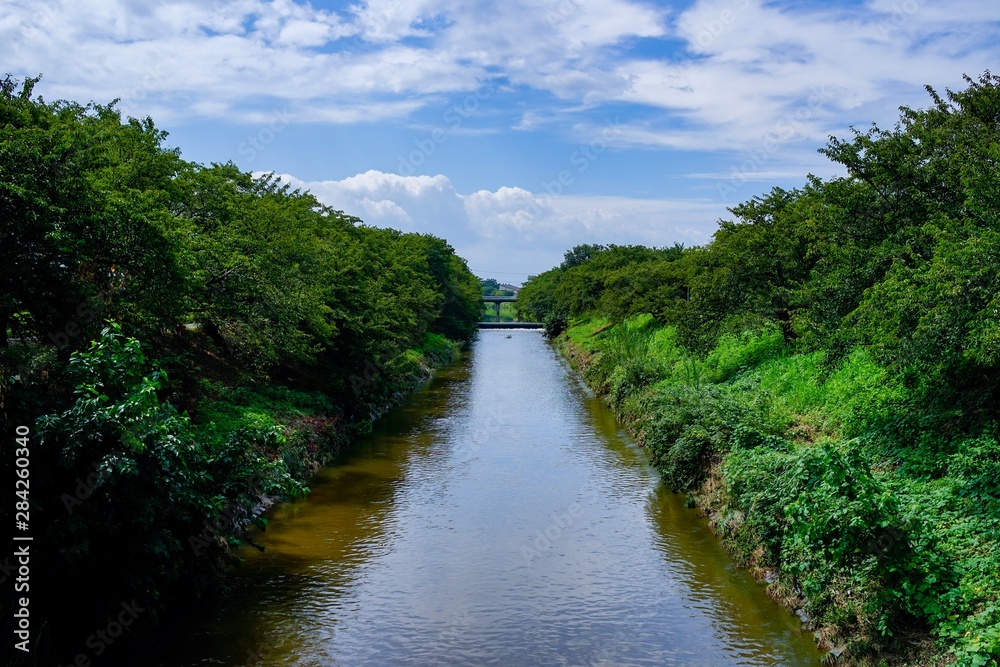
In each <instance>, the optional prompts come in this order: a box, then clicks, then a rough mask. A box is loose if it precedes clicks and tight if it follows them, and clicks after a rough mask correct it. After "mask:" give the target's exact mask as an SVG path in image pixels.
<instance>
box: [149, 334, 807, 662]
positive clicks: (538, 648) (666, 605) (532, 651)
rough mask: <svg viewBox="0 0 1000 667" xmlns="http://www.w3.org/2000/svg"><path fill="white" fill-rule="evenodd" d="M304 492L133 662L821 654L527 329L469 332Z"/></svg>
mask: <svg viewBox="0 0 1000 667" xmlns="http://www.w3.org/2000/svg"><path fill="white" fill-rule="evenodd" d="M311 488H312V493H311V494H310V495H309V496H308V497H307V498H306V499H304V500H302V501H298V502H292V503H286V504H282V505H279V506H276V507H274V508H272V509H271V510H270V511H269V514H268V519H269V520H270V526H269V528H268V529H267V531H266V532H265V533H263V534H260V535H258V536H257V538H256V539H257V541H259V542H260V543H261V544H263V545H264V546H265V547H266V551H265V552H264V553H259V552H256V551H254V550H252V549H248V550H247V551H246V553H245V554H244V555H245V556H246V562H245V564H244V566H243V567H242V568H240V569H239V571H238V573H237V575H236V587H235V590H234V592H233V594H232V595H231V596H228V597H227V598H226V599H225V600H222V601H218V602H215V603H210V604H208V605H207V611H205V612H204V613H203V614H201V615H199V616H198V617H197V618H196V619H194V620H192V622H191V624H190V625H191V627H190V628H188V629H187V630H186V631H185V633H184V636H182V637H177V638H176V639H177V641H175V642H171V644H170V646H169V647H168V648H164V647H159V648H157V650H156V655H155V656H151V657H150V659H149V660H148V664H160V665H164V666H166V665H170V666H179V665H254V664H263V665H277V666H286V665H288V666H290V665H296V666H309V667H312V666H320V665H345V666H346V665H366V666H367V665H376V666H379V665H386V666H389V665H428V666H430V665H511V666H515V667H520V666H525V667H527V666H532V665H587V666H596V665H609V666H610V665H687V666H716V665H720V666H722V665H783V666H793V665H817V664H819V657H820V654H819V652H818V651H817V650H816V649H815V648H814V646H813V641H812V638H811V636H810V635H809V634H808V633H806V632H803V631H802V630H801V629H800V628H799V621H798V619H796V618H795V617H793V616H792V615H790V614H789V613H788V612H786V611H784V610H783V609H781V608H780V607H779V606H778V605H777V604H776V603H774V602H773V601H771V600H770V599H768V598H767V596H766V595H765V594H764V592H763V589H762V588H761V587H760V586H759V585H757V584H756V583H755V582H754V581H753V579H752V578H751V577H750V576H749V575H748V574H746V573H745V572H742V571H740V570H738V569H737V568H736V567H735V566H734V564H733V563H732V561H731V560H730V559H729V557H728V556H727V555H726V554H725V553H724V552H723V551H722V549H721V547H720V546H719V544H718V543H717V541H716V539H715V537H713V535H712V534H711V532H710V531H709V529H708V527H707V523H706V520H705V518H704V517H703V516H701V515H700V514H699V513H698V512H697V511H695V510H691V509H687V508H685V506H684V503H683V499H682V498H680V497H679V496H677V495H675V494H672V493H670V492H669V491H667V490H666V489H665V488H663V487H662V486H661V485H660V483H659V480H658V476H657V474H656V472H655V471H654V470H652V469H651V468H650V466H649V463H648V461H647V457H646V455H645V453H644V452H643V451H642V450H641V449H639V448H638V447H636V446H635V445H634V444H633V443H632V442H631V441H630V439H629V438H628V436H627V435H626V434H625V433H624V432H623V431H622V429H621V427H620V426H619V425H618V424H617V422H616V421H615V418H614V416H613V415H612V414H611V413H610V412H609V410H608V409H607V408H606V407H605V406H604V405H603V404H602V403H601V401H600V400H599V399H597V398H594V397H593V396H592V395H590V394H589V392H588V391H587V390H586V389H585V388H584V387H583V386H582V385H581V384H580V383H579V381H578V380H577V379H576V377H575V376H574V374H573V372H572V371H571V370H570V369H569V368H568V367H567V365H566V364H565V362H564V361H562V360H561V359H560V357H559V355H558V354H557V353H556V352H555V351H554V350H553V348H552V347H551V346H550V345H548V344H547V343H546V342H545V340H544V338H543V337H542V335H541V334H540V333H539V332H537V331H512V332H508V331H481V332H480V333H479V336H478V339H477V341H476V342H475V344H474V345H473V346H472V349H471V350H470V351H469V352H467V353H466V354H465V355H464V357H463V359H462V360H461V361H460V362H458V363H456V364H455V365H453V366H451V367H450V368H447V369H445V370H443V371H440V372H439V373H438V374H437V375H436V376H435V377H434V378H433V379H432V380H431V381H430V382H428V383H427V384H426V386H424V387H423V388H421V389H420V390H418V391H417V392H416V393H415V394H414V395H413V396H412V397H411V398H410V399H409V400H408V401H407V403H406V404H405V405H403V406H401V407H400V408H397V409H396V410H395V411H393V412H392V413H390V414H389V415H388V416H387V417H386V418H385V419H384V420H382V421H381V422H380V423H379V424H378V425H377V426H376V430H375V433H374V434H373V436H372V437H371V438H368V439H367V440H365V441H363V442H361V443H358V444H356V445H353V446H352V447H350V448H349V449H348V450H347V451H345V452H344V453H343V455H342V456H341V457H340V459H339V460H338V461H337V462H335V464H334V465H331V466H330V467H328V468H326V469H324V470H323V471H321V473H320V474H319V476H318V477H317V478H316V479H315V480H314V481H313V482H312V484H311Z"/></svg>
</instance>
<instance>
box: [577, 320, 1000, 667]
mask: <svg viewBox="0 0 1000 667" xmlns="http://www.w3.org/2000/svg"><path fill="white" fill-rule="evenodd" d="M564 340H567V341H569V342H570V343H571V344H573V345H576V346H580V347H582V348H584V349H586V350H587V351H589V352H591V353H593V356H592V357H591V363H590V365H589V366H588V367H587V368H586V369H585V377H586V379H587V381H588V383H590V384H591V385H592V386H593V387H594V388H595V389H596V390H597V391H599V392H600V393H602V394H604V395H605V396H606V398H607V400H608V401H609V403H611V405H612V407H614V408H615V410H616V411H617V412H618V414H619V415H620V416H621V417H622V419H623V420H624V421H625V422H626V424H629V425H630V426H631V428H632V429H633V431H634V432H635V433H636V435H637V437H638V438H639V439H640V441H641V442H643V443H644V444H645V445H646V447H647V449H648V451H649V453H650V457H651V460H652V462H653V464H654V465H656V467H657V468H658V469H659V470H660V471H661V473H662V474H663V477H664V479H665V480H666V482H667V483H668V484H669V485H671V486H672V487H674V488H675V489H677V490H681V491H694V492H696V493H699V494H700V498H701V502H702V504H703V505H705V506H706V508H710V509H711V511H712V512H713V514H714V516H716V517H717V519H716V520H717V526H718V530H719V532H720V535H721V537H722V538H723V541H724V543H726V544H727V546H728V547H729V548H730V549H731V550H732V551H733V553H734V554H735V555H736V557H737V559H738V560H740V561H741V562H743V563H744V564H747V565H752V566H755V567H772V568H776V572H777V573H778V575H777V576H778V580H777V583H776V584H775V585H776V586H779V587H783V589H784V590H786V591H789V592H791V593H794V591H797V590H801V591H802V592H803V593H804V594H805V596H806V598H805V599H804V604H805V605H806V608H807V611H808V613H809V615H810V616H811V617H812V618H814V619H816V620H817V622H819V623H820V624H821V625H823V626H825V627H826V630H825V631H824V632H825V633H826V634H827V635H828V636H830V637H832V638H833V641H834V642H839V643H843V644H846V645H847V646H848V649H849V655H850V656H851V658H850V659H851V660H852V661H853V662H854V664H862V665H878V664H883V661H886V660H887V661H886V662H884V664H924V662H923V661H930V660H931V659H932V658H931V657H929V656H928V655H927V653H928V652H927V649H926V646H927V644H926V643H925V642H924V643H922V642H921V641H920V637H927V636H930V637H933V638H935V639H937V640H938V645H937V646H938V649H937V650H938V651H941V655H945V654H946V653H949V654H951V655H952V656H953V659H955V660H956V661H957V662H956V664H959V665H968V666H971V667H986V666H994V667H995V666H996V665H997V664H998V662H997V661H998V659H1000V575H998V574H997V573H998V572H1000V493H998V489H1000V444H998V441H1000V438H998V437H997V432H998V431H1000V426H998V425H997V424H995V423H992V425H991V426H988V427H987V428H986V429H985V431H984V432H983V433H982V434H980V435H975V436H972V435H969V434H965V435H963V434H961V433H957V432H952V431H950V430H949V428H950V427H949V425H950V424H951V423H953V421H954V419H953V417H952V416H951V415H935V414H932V413H926V414H923V415H921V414H917V413H912V414H911V412H910V410H911V408H910V405H911V403H910V393H909V392H908V390H907V388H906V387H905V386H903V385H902V384H901V382H900V381H898V380H897V379H895V378H894V377H892V376H890V375H889V374H888V373H887V372H886V370H885V369H884V368H882V367H881V366H879V365H878V364H877V363H875V362H874V361H873V359H872V358H871V356H870V355H869V354H868V353H867V352H866V351H865V350H864V349H861V348H858V349H855V350H853V351H851V352H850V353H849V354H847V355H846V356H844V357H842V358H840V359H839V360H838V361H836V363H829V362H828V361H827V358H826V354H825V353H824V352H822V351H803V352H798V351H795V350H794V349H792V348H790V347H788V346H787V345H786V343H785V342H784V339H783V336H782V334H781V332H780V331H779V330H778V329H777V327H772V328H768V327H763V328H758V329H755V330H751V331H745V332H743V333H742V334H740V335H730V336H724V337H723V338H721V339H720V340H719V342H718V344H717V345H716V346H715V348H713V349H712V350H710V351H709V352H708V354H706V355H703V356H698V355H694V354H692V353H690V352H688V351H687V350H685V349H684V348H683V347H682V346H681V345H680V344H679V343H678V341H677V334H676V331H675V330H674V329H673V328H672V327H664V326H660V325H658V324H657V323H656V322H655V321H653V320H652V318H651V317H650V316H638V317H633V318H630V319H629V320H627V321H625V322H623V323H620V324H618V325H616V326H612V325H611V323H610V322H609V321H608V320H606V319H599V318H594V319H588V320H584V321H577V322H574V323H573V326H571V327H570V328H569V329H568V330H567V331H566V333H565V334H564ZM715 464H720V465H718V466H717V467H716V466H715ZM713 469H714V470H716V471H717V474H719V475H721V484H718V483H716V484H715V485H713V486H712V487H701V484H702V482H703V481H704V480H705V479H707V478H708V476H709V475H710V474H712V470H713ZM699 489H700V491H699ZM792 597H793V598H794V594H793V595H792ZM914 638H915V639H914ZM893 654H895V655H897V656H902V657H897V658H896V659H887V657H886V656H890V655H893ZM941 659H945V660H947V659H948V658H947V657H944V658H941ZM893 660H895V661H893ZM928 664H929V663H928Z"/></svg>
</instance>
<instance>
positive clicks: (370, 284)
mask: <svg viewBox="0 0 1000 667" xmlns="http://www.w3.org/2000/svg"><path fill="white" fill-rule="evenodd" d="M37 83H38V80H37V79H29V80H27V81H24V82H18V81H15V80H14V79H12V78H11V77H9V76H8V77H6V78H5V79H3V80H2V81H0V220H2V221H3V223H2V224H3V228H2V230H0V237H2V238H0V244H2V248H3V258H4V261H3V262H0V282H2V284H3V292H2V294H0V327H2V329H3V334H4V335H3V336H0V364H2V365H0V410H2V412H3V418H4V422H5V426H6V428H5V432H6V433H10V434H13V433H14V428H15V426H21V427H25V426H26V427H28V428H30V430H31V437H30V438H29V443H30V462H31V479H30V483H31V486H30V517H31V523H30V526H31V531H32V535H33V537H34V541H33V543H32V544H33V546H32V554H33V557H32V558H33V559H32V568H33V569H32V572H33V573H37V576H36V577H35V578H34V579H32V582H31V596H30V598H31V614H32V616H31V623H32V637H33V638H34V639H35V640H36V641H37V643H36V644H35V645H33V646H32V654H31V658H32V659H33V660H34V661H35V664H46V665H48V664H56V662H58V661H60V660H66V662H67V663H70V662H72V661H73V659H74V656H75V655H76V654H77V653H86V652H87V651H88V646H87V645H86V643H85V641H86V638H87V637H88V635H90V634H91V633H93V632H94V629H95V627H98V626H100V627H104V626H105V625H107V623H108V622H109V621H112V620H114V618H115V617H116V614H118V613H120V611H121V609H120V606H121V604H122V602H123V601H126V602H131V601H135V604H137V605H138V606H139V607H141V608H142V609H143V610H144V611H143V613H142V618H141V622H140V623H136V624H135V625H131V626H130V629H129V632H130V633H131V632H133V631H138V630H139V629H140V628H141V627H142V626H144V625H146V624H148V623H149V622H151V621H154V620H155V619H156V618H157V616H158V615H159V614H160V613H162V612H163V611H164V610H166V609H168V608H169V606H170V603H171V602H173V601H175V600H176V599H178V597H181V596H185V595H193V596H204V595H207V594H209V593H210V592H211V591H212V586H213V585H214V584H215V583H216V582H218V581H219V576H218V575H219V574H220V572H221V571H222V570H223V568H224V566H225V565H226V564H227V562H228V561H229V560H230V559H231V556H230V552H231V549H232V548H233V547H234V546H236V545H238V544H240V543H241V542H243V541H245V540H246V539H247V538H246V534H245V528H246V526H247V525H248V523H250V522H254V521H256V522H258V523H259V522H260V519H259V517H258V515H259V512H260V510H261V507H262V506H261V503H262V502H263V501H266V500H267V499H268V498H275V497H284V496H294V495H298V494H302V493H305V492H306V491H307V489H306V487H305V482H306V480H307V478H308V476H309V474H310V473H311V472H312V471H313V469H314V468H315V466H316V465H318V464H319V463H320V462H322V461H323V460H325V459H326V458H328V457H329V456H331V455H332V454H333V453H334V452H335V451H336V449H337V447H338V445H339V444H340V443H341V442H342V441H343V440H344V439H345V438H348V437H350V436H351V435H352V434H355V433H359V432H364V431H365V430H366V429H367V428H369V427H370V425H371V420H372V419H374V418H375V417H377V416H378V415H379V414H380V413H381V411H383V410H385V409H386V408H387V407H388V406H389V405H391V404H392V403H393V402H394V401H396V400H397V399H398V398H399V397H400V396H401V395H402V394H403V393H404V392H405V391H407V390H408V389H409V388H410V387H412V386H413V384H414V383H415V382H416V381H418V380H419V379H421V378H422V377H425V376H426V374H427V372H428V369H429V368H430V367H431V366H433V365H434V364H438V363H442V362H445V361H447V360H448V359H450V358H451V357H452V355H453V353H454V352H455V349H456V345H457V343H458V342H461V341H464V340H466V339H468V338H469V337H470V336H471V335H472V334H473V332H474V330H475V327H476V322H477V321H478V320H479V316H480V312H481V301H480V299H481V294H480V287H479V283H478V280H477V278H476V277H475V276H473V275H472V274H471V272H470V271H469V269H468V268H467V266H466V264H465V262H464V260H462V259H461V258H459V257H458V256H456V255H455V252H454V250H453V249H452V248H451V246H449V245H448V244H447V243H446V242H445V241H444V240H442V239H439V238H435V237H433V236H429V235H418V234H403V233H400V232H397V231H394V230H388V229H374V228H370V227H366V226H365V225H363V224H362V223H361V221H359V220H357V219H355V218H352V217H350V216H348V215H345V214H344V213H342V212H340V211H334V210H331V209H330V208H328V207H325V206H323V205H321V204H320V203H319V202H318V201H317V200H316V199H315V198H314V197H313V196H312V195H310V194H308V193H304V192H300V191H297V190H293V189H291V188H289V187H288V186H287V185H284V184H282V183H280V182H278V181H277V180H276V179H274V178H272V177H269V176H265V177H254V176H252V175H250V174H247V173H243V172H241V171H239V169H237V168H236V167H235V166H234V165H232V164H213V165H210V166H205V165H200V164H195V163H191V162H187V161H184V160H182V159H181V157H180V155H179V153H178V151H176V150H174V149H170V148H167V147H165V144H164V142H165V140H166V134H165V133H164V132H162V131H160V130H158V129H156V127H155V126H154V124H153V121H152V120H150V119H148V118H147V119H144V120H136V119H132V118H130V119H127V120H123V119H122V118H121V116H120V114H119V112H118V111H117V110H116V109H115V105H114V104H110V105H107V106H102V105H98V104H89V105H86V106H84V105H80V104H76V103H73V102H55V103H47V102H45V101H44V100H43V99H42V98H41V97H37V96H35V95H34V92H33V91H34V87H35V85H36V84H37ZM453 341H454V342H453ZM12 438H13V436H11V438H8V439H7V440H6V441H5V442H4V443H3V445H2V447H3V450H4V452H5V453H11V452H12V448H13V447H14V441H13V439H12ZM13 465H14V457H13V456H8V455H5V456H4V457H3V464H2V466H3V470H4V472H5V474H6V475H7V478H8V479H9V478H12V477H13ZM4 508H5V509H4V512H5V516H7V519H5V520H9V524H8V525H10V524H12V523H13V517H12V516H9V515H7V514H6V513H8V512H10V504H9V503H8V504H5V506H4ZM4 571H5V572H6V571H7V570H6V568H5V570H4ZM10 601H11V598H10V596H5V597H4V601H3V605H4V609H3V616H4V618H6V619H8V620H7V621H6V623H8V624H9V623H10V622H11V621H10V619H11V618H12V614H11V613H8V612H9V611H10V610H9V609H8V608H7V606H6V605H9V604H10ZM5 627H8V626H5ZM8 634H9V633H8ZM89 648H93V647H89ZM67 652H69V653H67ZM91 657H93V655H92V654H91Z"/></svg>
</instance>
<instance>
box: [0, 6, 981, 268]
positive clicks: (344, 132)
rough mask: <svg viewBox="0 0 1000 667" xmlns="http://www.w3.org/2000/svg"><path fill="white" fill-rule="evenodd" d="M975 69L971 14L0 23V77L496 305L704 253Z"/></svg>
mask: <svg viewBox="0 0 1000 667" xmlns="http://www.w3.org/2000/svg"><path fill="white" fill-rule="evenodd" d="M998 61H1000V5H998V4H997V3H994V2H988V1H986V0H951V1H949V2H944V1H943V0H842V1H833V2H819V1H818V0H811V1H800V2H791V1H782V2H765V1H763V0H693V1H692V0H688V1H686V2H645V1H638V0H506V1H502V0H469V1H467V2H445V1H442V0H372V1H369V2H363V1H360V0H359V1H357V2H334V1H332V0H331V1H323V2H313V3H306V2H300V1H297V0H233V1H229V0H216V1H215V2H195V1H186V0H162V1H155V0H152V1H139V0H32V1H31V2H26V1H23V0H8V1H7V2H4V3H3V5H2V6H0V70H2V71H3V72H10V73H12V74H14V75H16V76H21V77H23V76H27V75H37V74H42V75H43V80H42V84H41V85H40V87H39V88H38V91H39V92H40V93H41V94H42V95H43V96H44V97H45V98H46V99H50V100H51V99H59V98H64V99H73V100H77V101H81V102H87V101H91V100H93V101H97V102H101V103H106V102H109V101H110V100H112V99H114V98H121V100H122V101H121V103H120V107H121V108H122V110H123V112H124V113H126V114H127V115H134V116H146V115H149V116H152V117H153V119H154V120H155V121H156V123H157V125H158V126H159V127H160V128H161V129H164V130H167V131H168V132H169V133H170V138H169V143H170V144H171V145H172V146H176V147H178V148H180V149H181V151H182V154H183V155H184V157H186V158H187V159H189V160H195V161H198V162H203V163H209V162H226V161H229V160H232V161H233V162H235V163H236V164H238V165H239V166H240V167H241V168H243V169H245V170H248V171H255V172H270V171H273V172H276V173H278V174H281V175H282V176H283V177H284V178H285V179H286V180H289V181H291V182H292V183H293V184H295V185H296V186H299V187H302V188H304V189H308V190H310V191H311V192H313V193H314V194H315V195H316V196H317V197H318V198H319V199H320V200H322V201H323V202H324V203H327V204H329V205H331V206H333V207H334V208H337V209H341V210H344V211H346V212H347V213H350V214H352V215H356V216H358V217H360V218H362V219H363V220H364V221H365V222H366V223H368V224H372V225H378V226H391V227H396V228H398V229H402V230H406V231H418V232H430V233H433V234H436V235H438V236H442V237H444V238H446V239H448V240H449V241H450V242H451V243H452V245H454V246H455V248H456V249H457V250H458V252H459V253H460V254H461V255H462V256H464V257H466V258H467V259H468V260H469V265H470V267H471V268H472V269H473V270H474V271H475V272H476V273H477V274H479V275H481V276H493V277H496V278H500V279H506V280H509V281H512V282H520V281H521V280H523V279H524V278H525V277H526V276H527V274H529V273H538V272H540V271H544V270H546V269H548V268H550V267H551V266H552V265H554V264H557V263H558V262H559V261H560V260H561V258H562V253H563V252H564V251H565V250H566V249H568V248H570V247H572V246H574V245H577V244H579V243H642V244H646V245H657V246H662V245H671V244H673V243H675V242H680V243H684V244H687V245H691V244H700V243H704V242H706V241H708V240H709V239H710V238H711V235H712V233H713V232H714V230H715V228H716V223H717V220H718V219H719V218H722V217H726V216H727V210H726V208H727V206H732V205H734V204H736V203H739V202H740V201H744V200H746V199H748V198H750V197H753V196H755V195H758V194H761V193H763V192H766V191H768V190H770V188H771V187H773V186H775V185H780V186H783V187H795V186H798V185H801V184H802V183H803V182H804V181H805V178H806V175H807V174H809V173H813V174H816V175H818V176H820V177H829V176H833V175H836V174H839V173H841V172H840V170H839V169H838V167H837V166H836V165H832V164H830V163H828V162H827V161H826V160H825V158H823V157H822V156H820V155H819V154H817V152H816V149H817V148H818V147H820V146H822V145H823V144H824V143H825V141H826V140H827V137H829V136H830V135H837V136H846V135H847V134H848V132H849V128H850V127H852V126H854V127H858V128H865V127H867V126H868V125H869V124H870V123H872V122H877V123H879V124H880V125H883V126H891V125H892V124H893V123H894V122H895V120H896V118H897V117H898V107H899V106H900V105H904V104H905V105H909V106H915V107H920V106H926V104H927V103H928V99H929V98H928V96H927V94H926V92H925V91H924V88H923V87H924V85H925V84H929V85H931V86H934V87H935V88H937V89H938V90H943V89H944V88H953V89H959V88H962V87H964V83H963V81H962V75H963V74H966V73H967V74H969V75H972V76H976V75H978V74H980V73H982V72H983V71H984V70H986V69H993V70H994V71H996V70H998V69H1000V67H997V65H998Z"/></svg>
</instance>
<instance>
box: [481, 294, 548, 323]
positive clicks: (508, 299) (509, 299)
mask: <svg viewBox="0 0 1000 667" xmlns="http://www.w3.org/2000/svg"><path fill="white" fill-rule="evenodd" d="M515 301H517V297H516V296H484V297H483V303H492V304H493V305H494V306H495V309H496V312H497V320H496V322H480V323H479V328H480V329H541V328H543V327H544V326H545V325H543V324H542V323H541V322H501V321H500V304H502V303H514V302H515Z"/></svg>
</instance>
